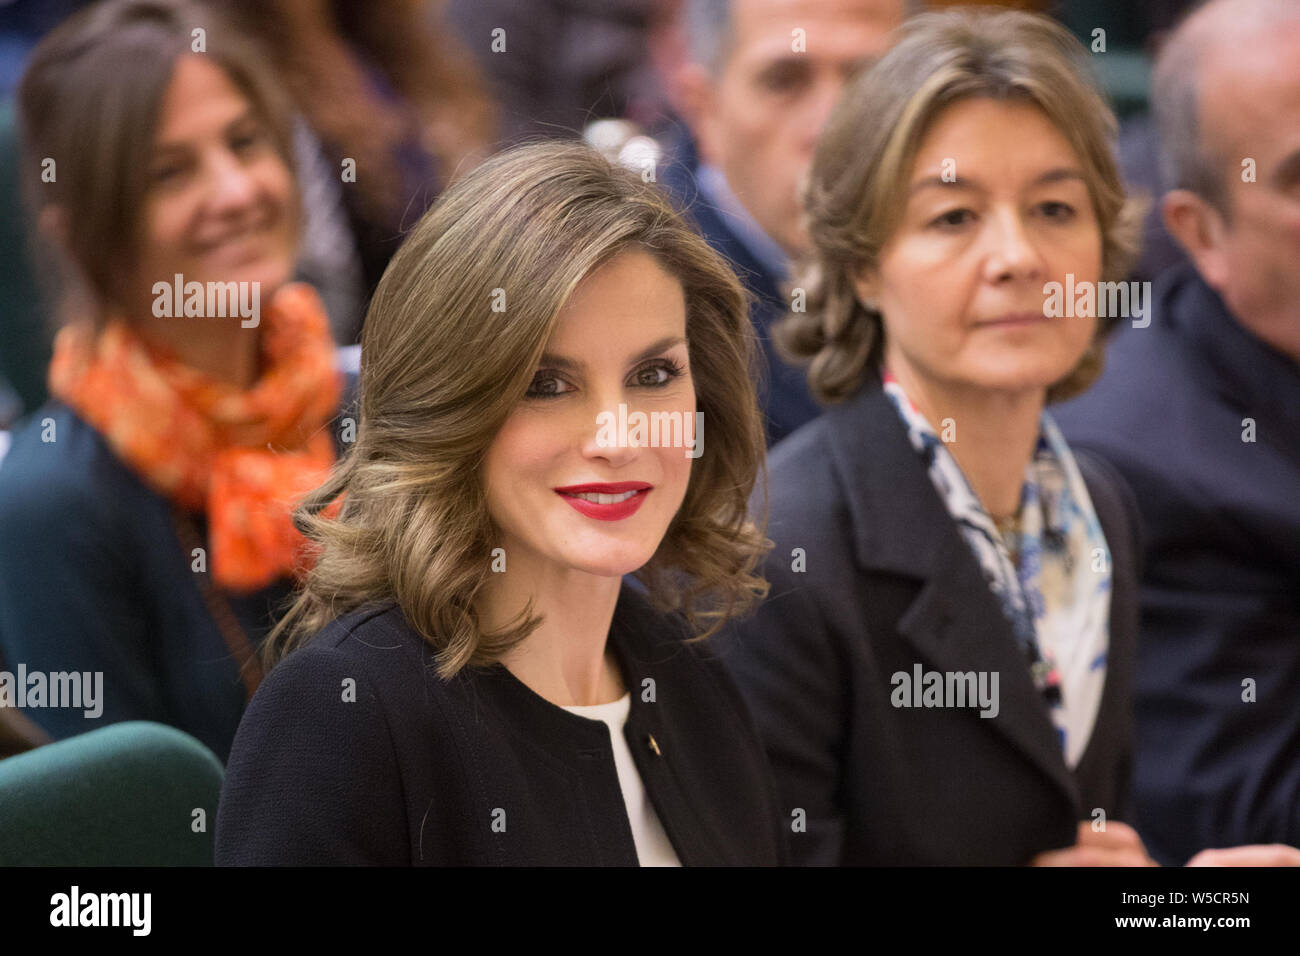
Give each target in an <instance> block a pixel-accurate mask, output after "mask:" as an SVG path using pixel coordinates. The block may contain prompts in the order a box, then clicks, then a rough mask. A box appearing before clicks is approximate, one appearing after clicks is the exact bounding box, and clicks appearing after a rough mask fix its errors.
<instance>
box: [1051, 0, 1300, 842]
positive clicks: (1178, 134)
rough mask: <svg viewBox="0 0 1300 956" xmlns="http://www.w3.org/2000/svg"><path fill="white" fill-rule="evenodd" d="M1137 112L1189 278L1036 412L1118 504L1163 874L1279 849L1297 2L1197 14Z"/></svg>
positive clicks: (1292, 401)
mask: <svg viewBox="0 0 1300 956" xmlns="http://www.w3.org/2000/svg"><path fill="white" fill-rule="evenodd" d="M1241 50H1250V51H1251V52H1250V55H1249V56H1248V57H1243V56H1241V55H1240V51H1241ZM1154 105H1155V110H1156V116H1157V122H1158V123H1159V127H1160V140H1161V150H1162V156H1161V160H1162V163H1163V164H1164V166H1165V171H1166V181H1168V182H1170V183H1172V184H1173V185H1174V187H1175V188H1174V189H1172V190H1171V191H1170V192H1168V193H1167V194H1166V195H1165V196H1164V197H1163V200H1162V204H1161V205H1162V209H1161V211H1162V214H1163V217H1164V221H1165V224H1166V225H1167V227H1168V229H1169V231H1170V233H1171V234H1172V235H1173V236H1174V237H1175V238H1176V239H1177V240H1178V242H1179V243H1180V244H1181V245H1182V246H1183V247H1184V248H1185V249H1186V251H1187V253H1188V256H1189V258H1190V260H1191V263H1190V264H1188V265H1183V266H1179V267H1175V268H1173V269H1171V270H1169V271H1167V272H1166V273H1164V274H1163V275H1162V276H1161V278H1160V279H1159V280H1158V281H1157V283H1156V286H1155V294H1154V310H1153V314H1152V316H1151V319H1150V324H1149V325H1147V326H1145V327H1143V325H1144V323H1134V324H1133V325H1132V326H1129V323H1122V324H1121V329H1120V331H1119V333H1118V334H1117V337H1116V338H1115V339H1114V340H1113V342H1112V344H1111V345H1110V347H1109V349H1108V354H1107V358H1106V365H1107V369H1106V372H1105V375H1104V377H1103V378H1102V379H1101V381H1100V382H1098V383H1097V384H1096V385H1095V386H1094V387H1093V389H1092V390H1091V391H1090V392H1089V393H1087V394H1086V395H1084V396H1083V397H1082V398H1081V399H1079V400H1077V401H1076V402H1073V403H1071V404H1070V405H1068V406H1065V407H1063V408H1061V409H1060V410H1059V412H1058V416H1057V417H1058V420H1059V421H1060V423H1061V425H1062V428H1063V430H1064V431H1065V433H1066V435H1067V436H1068V438H1069V440H1070V442H1071V443H1072V444H1073V445H1075V446H1083V447H1091V448H1093V449H1095V450H1097V451H1099V452H1101V453H1102V454H1103V455H1104V456H1106V457H1107V458H1109V459H1110V460H1111V462H1112V463H1113V464H1114V465H1115V466H1117V467H1118V468H1119V470H1120V471H1121V472H1122V473H1123V474H1124V477H1125V478H1126V479H1127V481H1128V483H1129V484H1130V485H1131V486H1132V488H1133V490H1134V492H1135V493H1136V495H1137V499H1138V504H1139V508H1140V511H1141V514H1142V518H1143V522H1144V525H1145V554H1144V558H1145V568H1144V576H1143V582H1142V597H1141V601H1142V621H1141V642H1140V650H1139V659H1138V671H1137V679H1136V689H1137V695H1138V696H1137V702H1136V720H1137V751H1136V790H1137V800H1138V826H1139V830H1140V831H1141V832H1142V835H1143V837H1144V839H1145V840H1146V843H1147V846H1148V847H1149V848H1150V851H1151V853H1152V854H1153V855H1154V856H1155V857H1156V858H1157V859H1159V860H1161V861H1162V862H1166V863H1181V862H1182V861H1184V860H1186V859H1187V857H1188V856H1189V855H1190V854H1192V853H1193V852H1195V851H1196V850H1199V849H1201V848H1202V847H1209V846H1224V845H1228V844H1235V843H1264V842H1281V843H1290V844H1300V744H1298V743H1297V742H1298V741H1300V706H1297V702H1298V701H1300V305H1298V303H1300V265H1298V264H1300V141H1297V139H1296V130H1297V129H1300V8H1298V7H1297V6H1296V5H1295V4H1294V3H1290V2H1278V0H1215V2H1212V3H1210V4H1208V5H1207V6H1205V7H1202V8H1200V9H1199V10H1198V11H1197V12H1196V13H1195V14H1194V15H1193V16H1192V17H1191V18H1190V19H1188V20H1187V21H1185V22H1184V24H1183V25H1182V26H1181V27H1180V28H1179V29H1178V30H1177V31H1176V33H1175V35H1174V36H1173V37H1172V38H1171V39H1170V41H1169V43H1168V45H1167V46H1166V47H1165V49H1164V51H1163V53H1162V55H1161V58H1160V60H1159V62H1158V64H1157V68H1156V73H1155V85H1154Z"/></svg>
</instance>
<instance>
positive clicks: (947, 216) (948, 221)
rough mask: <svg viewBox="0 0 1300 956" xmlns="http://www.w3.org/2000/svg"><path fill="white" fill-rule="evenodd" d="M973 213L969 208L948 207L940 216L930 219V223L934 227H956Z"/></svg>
mask: <svg viewBox="0 0 1300 956" xmlns="http://www.w3.org/2000/svg"><path fill="white" fill-rule="evenodd" d="M974 215H975V214H974V213H973V212H971V211H970V210H969V209H950V210H949V211H948V212H946V213H944V214H943V215H942V216H939V217H938V218H936V219H932V220H930V225H931V226H932V227H934V228H936V229H956V228H958V227H959V226H963V225H965V224H966V222H967V220H968V219H969V218H970V217H973V216H974Z"/></svg>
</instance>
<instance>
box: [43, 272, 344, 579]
mask: <svg viewBox="0 0 1300 956" xmlns="http://www.w3.org/2000/svg"><path fill="white" fill-rule="evenodd" d="M259 331H260V333H261V351H262V374H261V377H260V378H259V379H258V380H257V382H256V383H254V384H253V386H252V387H251V388H249V389H248V390H247V391H244V390H241V389H239V388H237V387H236V386H234V385H229V384H226V383H224V382H220V381H217V380H215V379H213V378H211V377H209V376H208V375H206V374H204V373H202V372H199V371H197V370H195V369H193V368H191V367H190V366H188V365H185V364H182V363H181V362H180V361H178V360H177V359H176V357H175V356H174V355H173V354H171V353H170V352H169V350H167V349H165V348H164V347H162V346H161V345H159V344H157V343H153V342H146V341H145V340H144V339H143V338H142V337H140V336H139V335H138V334H137V333H136V332H134V331H133V330H132V328H131V326H130V325H129V324H128V323H126V322H124V321H123V320H121V319H114V320H112V321H110V322H109V323H108V324H107V325H106V326H105V328H104V330H103V331H102V332H101V333H100V334H99V335H98V336H95V335H94V333H93V331H92V330H91V329H90V328H89V326H88V324H86V323H77V324H73V325H68V326H65V327H64V328H63V329H61V330H60V331H59V334H58V336H57V337H56V338H55V342H54V357H53V359H52V361H51V363H50V374H49V384H50V391H51V393H52V394H54V395H55V396H57V397H58V398H60V399H62V400H63V401H64V402H65V403H67V404H68V405H69V406H71V408H72V409H73V410H74V411H76V413H77V414H78V415H79V416H80V417H81V418H82V419H83V420H85V421H86V422H88V423H89V424H90V425H92V426H93V427H94V428H95V429H96V430H97V431H98V432H99V433H100V434H102V435H103V436H104V438H105V439H106V440H107V441H108V444H109V447H110V448H112V449H113V452H114V453H115V454H116V455H117V456H118V457H119V458H121V459H122V461H124V462H125V463H126V464H127V465H129V466H130V467H131V468H132V469H133V470H134V471H135V472H136V473H137V474H139V475H140V477H141V478H142V479H144V481H145V482H146V484H148V485H149V486H150V487H151V488H153V489H154V490H155V491H157V492H158V493H159V494H161V495H163V496H164V497H165V498H167V499H168V500H170V501H172V502H174V503H175V504H177V505H179V506H181V507H182V508H184V509H186V510H188V511H200V510H202V511H205V512H206V514H207V518H208V539H209V548H210V550H211V554H210V555H209V557H210V559H211V565H212V567H211V569H212V574H213V577H214V579H215V580H216V583H217V584H218V585H219V586H221V587H223V588H225V589H226V590H229V591H240V592H251V591H256V590H258V589H259V588H262V587H265V586H266V585H268V584H270V583H272V582H273V581H274V580H276V579H277V578H279V577H284V576H288V575H290V574H301V573H302V571H303V570H304V567H303V565H304V563H305V562H308V561H309V558H308V556H307V555H305V554H301V553H300V548H301V546H302V545H303V544H304V539H303V537H302V535H301V534H299V533H298V531H297V529H295V528H294V526H293V521H292V514H291V513H292V509H293V506H294V503H295V500H296V499H297V498H299V497H301V496H302V495H304V494H306V493H307V492H309V491H311V490H312V489H313V488H315V487H316V486H317V485H319V484H321V482H323V481H324V480H325V478H326V476H327V474H328V472H329V469H330V467H331V466H332V465H333V463H334V458H335V450H334V443H333V440H332V439H331V437H330V432H329V430H328V428H327V427H326V425H327V423H328V422H329V420H330V419H331V418H332V417H333V416H334V414H335V412H336V411H337V409H338V406H339V400H340V397H341V395H342V388H343V380H342V375H341V373H339V372H338V371H337V369H336V367H335V357H334V350H335V349H334V341H333V339H332V337H331V336H330V331H329V324H328V322H327V320H326V317H325V310H324V307H323V306H322V305H321V301H320V298H319V296H317V294H316V292H315V290H314V289H312V288H311V286H308V285H305V284H302V283H293V284H290V285H287V286H284V287H282V288H281V289H280V290H279V291H278V292H277V293H276V294H275V296H274V297H273V298H272V300H271V302H270V304H269V306H268V307H267V308H266V309H265V310H264V312H263V316H262V325H261V328H260V329H259Z"/></svg>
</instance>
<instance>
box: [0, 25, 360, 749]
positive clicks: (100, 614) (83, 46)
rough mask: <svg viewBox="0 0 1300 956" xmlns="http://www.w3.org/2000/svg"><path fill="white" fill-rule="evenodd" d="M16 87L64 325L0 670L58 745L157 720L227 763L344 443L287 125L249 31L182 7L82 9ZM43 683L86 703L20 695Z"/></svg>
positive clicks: (0, 558) (2, 492) (10, 464)
mask: <svg viewBox="0 0 1300 956" xmlns="http://www.w3.org/2000/svg"><path fill="white" fill-rule="evenodd" d="M196 30H199V31H200V32H201V34H202V42H201V43H200V41H199V37H198V35H197V34H196V32H195V31H196ZM199 47H201V49H199ZM20 98H21V105H20V108H21V119H22V125H23V136H24V150H25V156H24V159H25V166H24V173H25V176H26V177H27V185H28V186H29V187H30V193H31V196H30V199H31V206H32V208H33V210H34V212H35V214H36V216H37V220H36V221H37V222H38V223H39V225H40V229H41V235H42V238H43V239H45V240H47V241H48V242H49V244H50V245H51V246H52V250H51V251H52V252H53V253H54V256H53V257H52V258H53V262H54V264H55V265H56V266H57V267H58V268H59V272H60V275H59V285H58V293H59V303H60V306H61V308H62V311H63V312H64V313H65V315H66V317H67V319H68V321H67V322H66V323H65V325H64V327H63V328H62V330H61V331H60V332H59V334H58V336H57V338H56V340H55V348H54V356H53V360H52V362H51V364H50V372H49V383H50V392H51V395H52V396H53V398H52V399H51V401H50V403H49V404H47V405H46V406H45V407H44V408H42V409H39V410H38V411H37V412H36V413H35V414H34V415H32V416H31V417H30V419H29V420H28V421H27V422H26V423H25V426H24V427H21V428H20V429H19V430H17V431H16V432H15V435H14V440H13V446H12V449H11V451H10V453H9V455H8V457H7V458H6V461H5V463H4V469H3V471H0V655H2V656H3V659H4V669H6V670H8V671H10V672H11V673H16V672H17V670H18V669H19V667H20V665H21V667H22V669H23V670H24V672H25V673H26V674H27V675H28V678H27V685H26V686H25V687H24V690H31V691H33V693H26V694H24V695H23V696H24V698H25V700H24V701H22V702H21V703H23V704H25V708H24V709H25V711H26V712H27V715H28V716H29V717H30V718H31V719H32V720H34V721H35V722H36V723H37V724H39V725H40V726H41V727H43V728H44V729H45V730H46V731H48V732H49V733H50V734H51V735H53V736H54V737H56V738H57V737H64V736H69V735H71V734H74V733H79V732H82V731H85V730H91V729H94V728H95V727H97V726H101V725H103V724H105V723H109V722H112V721H116V720H127V719H147V720H156V721H160V722H163V723H168V724H172V725H173V726H176V727H179V728H180V729H182V730H185V731H187V732H189V733H191V734H193V735H195V736H196V737H198V738H199V739H200V740H202V741H203V742H204V743H206V744H207V745H208V746H210V747H211V748H212V749H213V750H214V751H215V752H216V753H217V754H218V756H220V757H221V758H222V759H223V760H224V759H225V756H226V753H227V752H228V750H229V746H230V741H231V739H232V738H233V736H234V732H235V728H236V727H237V725H238V722H239V718H240V715H241V713H242V711H243V707H244V705H245V703H246V701H247V699H248V697H250V696H251V694H252V692H253V691H254V690H255V689H256V686H257V682H258V680H259V679H260V670H259V669H258V665H257V660H256V654H255V649H256V645H257V644H258V642H259V641H260V639H261V637H262V636H263V635H264V634H265V632H266V631H267V630H268V629H269V627H270V624H271V620H272V616H273V615H274V613H275V611H276V610H277V609H278V606H279V604H280V602H281V601H282V600H283V598H284V597H285V596H286V595H287V594H288V593H289V590H290V587H291V586H292V584H293V582H294V578H295V576H296V575H299V574H301V573H302V572H303V571H304V570H305V569H306V567H308V566H309V563H310V559H311V556H310V554H308V553H305V552H304V550H303V543H304V541H303V538H302V536H301V535H300V534H299V533H298V532H297V531H296V530H295V528H294V527H293V523H292V519H291V510H292V507H293V503H294V501H295V500H296V498H298V497H299V496H301V495H303V494H305V493H306V492H307V491H309V490H310V489H312V488H314V487H315V486H317V485H318V484H320V483H321V481H322V480H323V479H324V477H325V476H326V474H327V473H328V471H329V469H330V467H331V465H332V464H333V462H334V460H335V458H336V456H337V454H338V453H339V451H340V449H341V447H342V440H343V437H344V436H343V435H342V434H341V432H340V430H339V427H338V425H337V423H335V422H334V419H335V416H336V415H337V414H338V411H339V408H340V402H341V400H342V398H343V391H344V387H345V383H344V380H343V377H342V375H341V374H340V373H339V372H338V371H337V368H336V362H335V347H334V343H333V340H332V339H331V336H330V332H329V326H328V322H327V319H326V316H325V313H324V310H323V308H322V306H321V303H320V299H319V298H318V297H317V295H316V293H315V292H314V291H313V290H312V289H311V288H310V287H309V286H306V285H303V284H301V283H293V282H291V281H290V280H291V278H292V274H293V266H294V256H295V249H296V245H297V240H298V236H299V229H300V220H301V211H300V209H299V206H298V200H297V195H296V184H295V180H294V175H293V171H292V158H291V149H290V136H289V126H288V122H287V116H286V113H285V111H284V109H283V106H282V105H281V103H280V100H279V98H278V94H277V93H276V91H275V89H274V87H273V85H272V84H271V83H270V82H269V81H268V80H267V78H266V77H265V76H264V75H263V73H262V70H261V68H260V66H259V64H258V62H257V60H256V59H255V58H254V57H253V56H252V55H250V51H249V50H247V49H246V48H244V47H242V46H240V44H239V41H238V38H237V37H236V36H234V35H232V34H231V32H230V31H229V30H228V29H226V28H224V27H221V28H219V29H218V28H216V27H215V24H214V22H213V19H212V16H211V15H210V13H209V12H208V11H206V10H201V9H200V8H196V7H193V6H190V5H188V4H184V3H180V2H177V3H169V4H164V5H161V7H160V5H159V4H157V3H150V4H148V5H145V4H142V3H139V2H136V0H121V2H111V3H108V4H106V5H98V6H96V7H94V8H92V9H91V10H88V11H86V13H84V14H82V15H80V16H77V17H75V18H73V19H72V20H70V21H68V22H67V23H65V24H64V25H63V26H61V27H60V28H59V29H58V30H56V31H54V32H53V33H52V34H50V36H49V37H47V38H46V39H45V41H44V42H43V43H42V44H41V45H40V46H39V47H38V48H37V50H36V52H35V53H34V55H33V58H32V61H31V63H30V65H29V67H28V70H27V73H26V75H25V76H24V80H23V85H22V88H21V91H20ZM103 118H107V121H104V119H103ZM58 672H64V673H66V672H79V673H82V674H86V673H89V674H91V675H92V681H90V682H88V683H85V684H84V686H88V687H94V686H102V691H101V692H100V693H99V694H98V695H97V696H98V697H99V699H97V700H94V701H90V702H86V701H82V702H81V704H82V705H83V706H79V707H69V706H66V704H67V702H66V701H62V700H55V699H53V695H52V694H47V695H44V698H43V697H42V696H41V695H37V694H36V693H34V691H35V686H36V683H39V682H40V681H41V678H39V677H36V676H33V675H46V676H45V677H44V681H45V682H47V683H48V686H49V687H53V681H54V678H53V677H51V676H50V675H52V674H55V673H58ZM101 674H102V678H100V677H98V676H95V675H101ZM99 681H102V685H101V684H99V683H97V682H99Z"/></svg>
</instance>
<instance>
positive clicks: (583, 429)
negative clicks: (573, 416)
mask: <svg viewBox="0 0 1300 956" xmlns="http://www.w3.org/2000/svg"><path fill="white" fill-rule="evenodd" d="M581 414H582V416H583V418H582V419H581V420H580V421H579V422H577V428H578V433H579V435H580V436H581V445H582V454H583V457H585V458H603V459H605V460H606V461H607V462H609V464H611V465H613V466H614V467H617V466H619V465H622V464H626V463H627V462H629V461H631V460H632V459H634V458H636V456H637V455H638V454H639V448H640V445H639V443H638V442H637V441H636V440H635V439H636V438H637V434H636V430H635V424H636V419H635V414H636V410H635V409H634V408H632V407H630V406H629V405H628V402H627V397H626V396H625V394H624V393H623V391H622V389H607V390H604V391H603V392H601V393H600V394H598V395H594V396H593V400H592V401H591V402H589V403H586V405H585V408H584V410H583V412H582V413H581Z"/></svg>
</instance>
